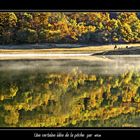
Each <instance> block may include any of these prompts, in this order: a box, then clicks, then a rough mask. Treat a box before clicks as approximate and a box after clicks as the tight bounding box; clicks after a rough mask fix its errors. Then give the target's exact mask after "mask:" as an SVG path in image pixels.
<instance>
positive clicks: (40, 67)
mask: <svg viewBox="0 0 140 140" xmlns="http://www.w3.org/2000/svg"><path fill="white" fill-rule="evenodd" d="M99 57H100V56H99ZM106 58H108V59H110V60H112V61H105V62H104V61H101V60H98V61H97V60H93V61H88V60H80V59H79V60H68V59H66V60H59V59H58V60H10V61H0V71H5V70H6V71H10V70H12V71H16V72H17V71H22V70H23V71H25V70H27V71H32V70H34V71H40V72H41V71H42V72H60V73H61V72H70V71H71V70H72V69H73V68H78V69H79V70H81V71H83V72H85V73H95V74H102V75H105V74H115V75H116V74H121V73H123V72H125V71H129V70H132V69H133V70H137V71H139V70H140V57H139V56H106Z"/></svg>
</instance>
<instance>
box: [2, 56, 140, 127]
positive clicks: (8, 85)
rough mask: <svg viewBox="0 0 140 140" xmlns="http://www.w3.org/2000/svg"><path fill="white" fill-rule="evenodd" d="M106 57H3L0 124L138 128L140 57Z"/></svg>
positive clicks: (139, 122) (8, 125) (12, 125)
mask: <svg viewBox="0 0 140 140" xmlns="http://www.w3.org/2000/svg"><path fill="white" fill-rule="evenodd" d="M85 57H87V58H88V56H85ZM98 57H102V56H98ZM106 58H107V59H109V60H111V61H101V60H100V59H99V60H98V59H96V60H89V61H88V60H80V59H76V60H73V59H72V60H69V59H63V60H59V59H57V60H51V59H50V60H5V61H4V60H3V61H0V127H139V126H140V57H139V56H106ZM106 58H105V59H106Z"/></svg>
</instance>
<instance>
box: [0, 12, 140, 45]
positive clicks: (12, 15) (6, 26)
mask: <svg viewBox="0 0 140 140" xmlns="http://www.w3.org/2000/svg"><path fill="white" fill-rule="evenodd" d="M139 42H140V12H0V44H1V45H7V44H8V45H9V44H32V43H91V44H110V43H139Z"/></svg>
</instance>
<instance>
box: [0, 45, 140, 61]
mask: <svg viewBox="0 0 140 140" xmlns="http://www.w3.org/2000/svg"><path fill="white" fill-rule="evenodd" d="M59 45H60V44H59ZM61 45H64V44H61ZM65 45H68V44H65ZM75 45H76V44H75ZM126 45H127V46H129V47H128V48H126ZM5 47H6V46H5ZM28 47H29V46H28ZM117 47H118V48H117V49H114V45H102V46H84V47H78V48H77V46H76V47H71V48H67V47H65V48H47V49H25V48H24V49H0V60H12V59H14V60H16V59H17V60H20V59H29V60H30V59H31V60H33V59H43V60H46V59H48V60H50V59H82V60H99V61H100V60H101V61H106V60H108V61H109V60H110V59H108V58H107V57H106V56H108V55H114V56H115V55H120V56H121V55H129V56H130V55H140V44H122V45H121V44H120V45H117Z"/></svg>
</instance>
